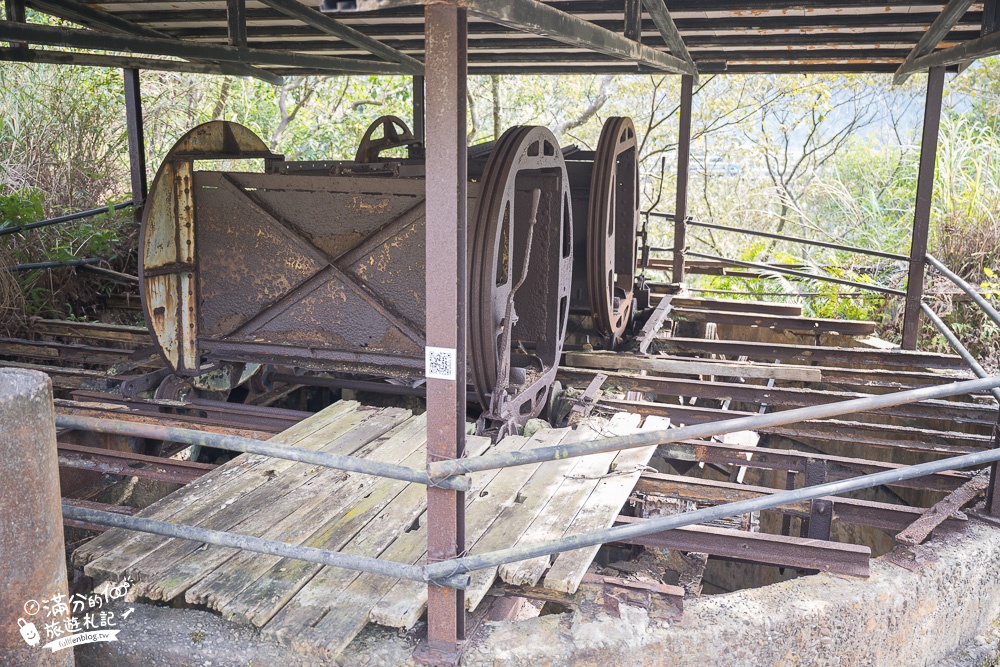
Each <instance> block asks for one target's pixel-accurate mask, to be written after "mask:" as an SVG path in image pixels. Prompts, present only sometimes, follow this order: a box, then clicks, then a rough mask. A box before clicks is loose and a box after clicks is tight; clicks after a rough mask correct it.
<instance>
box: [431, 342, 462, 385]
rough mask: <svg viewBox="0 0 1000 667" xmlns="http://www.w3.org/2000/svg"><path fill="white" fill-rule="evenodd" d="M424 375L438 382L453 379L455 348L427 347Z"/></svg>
mask: <svg viewBox="0 0 1000 667" xmlns="http://www.w3.org/2000/svg"><path fill="white" fill-rule="evenodd" d="M425 363H426V366H427V368H426V371H425V372H424V375H426V376H427V377H429V378H436V379H438V380H454V379H455V348H452V347H428V348H427V353H426V358H425Z"/></svg>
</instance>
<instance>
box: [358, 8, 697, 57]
mask: <svg viewBox="0 0 1000 667" xmlns="http://www.w3.org/2000/svg"><path fill="white" fill-rule="evenodd" d="M433 2H434V0H358V11H371V10H377V9H388V8H392V7H406V6H410V5H422V4H432V3H433ZM456 4H458V5H460V6H463V7H466V8H467V9H468V10H469V13H470V14H474V15H475V16H478V17H480V18H482V19H485V20H487V21H490V22H493V23H497V24H500V25H503V26H506V27H508V28H512V29H514V30H518V31H520V32H525V33H529V34H532V35H540V36H543V37H548V38H549V39H552V40H555V41H557V42H561V43H563V44H568V45H569V46H576V47H580V48H585V49H587V50H590V51H597V52H599V53H604V54H607V55H609V56H614V57H615V58H618V59H619V60H627V61H633V62H636V63H638V64H639V65H644V66H646V67H649V68H652V69H655V70H660V71H665V72H673V73H676V74H690V75H692V76H695V75H697V73H698V70H697V68H696V67H695V66H694V63H693V62H685V61H684V60H682V59H680V58H677V57H676V56H672V55H669V54H666V53H663V52H662V51H660V50H658V49H654V48H653V47H651V46H646V45H644V44H642V43H640V42H634V41H632V40H631V39H628V38H627V37H625V35H623V34H619V33H616V32H612V31H610V30H607V29H605V28H602V27H600V26H598V25H595V24H594V23H591V22H590V21H585V20H584V19H581V18H579V17H577V16H574V15H573V14H569V13H567V12H564V11H561V10H559V9H556V8H554V7H550V6H549V5H545V4H542V3H541V2H539V1H538V0H458V2H457V3H456Z"/></svg>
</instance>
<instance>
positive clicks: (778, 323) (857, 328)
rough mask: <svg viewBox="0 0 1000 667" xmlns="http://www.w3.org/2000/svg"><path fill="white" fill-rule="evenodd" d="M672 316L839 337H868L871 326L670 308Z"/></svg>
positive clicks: (856, 322) (782, 316)
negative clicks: (838, 334) (838, 335)
mask: <svg viewBox="0 0 1000 667" xmlns="http://www.w3.org/2000/svg"><path fill="white" fill-rule="evenodd" d="M672 316H673V317H675V318H676V319H679V320H684V321H687V322H715V323H716V324H734V325H737V326H744V327H761V328H767V329H775V330H777V331H806V332H810V333H840V334H844V335H847V336H870V335H871V334H873V333H875V323H874V322H868V321H861V320H831V319H823V318H820V317H790V316H788V315H758V314H756V313H753V312H745V313H741V312H731V311H712V310H697V309H694V308H674V309H673V313H672Z"/></svg>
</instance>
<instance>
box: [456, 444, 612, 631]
mask: <svg viewBox="0 0 1000 667" xmlns="http://www.w3.org/2000/svg"><path fill="white" fill-rule="evenodd" d="M560 430H563V429H560ZM592 435H593V433H592V432H591V431H590V429H577V430H576V431H569V430H566V432H565V433H564V435H563V437H562V438H561V439H560V442H562V443H565V444H572V443H575V442H580V441H582V440H584V439H587V438H590V437H592ZM556 444H558V443H556ZM575 465H576V462H575V461H574V460H573V459H560V460H556V461H546V462H545V463H543V464H542V465H541V466H540V467H539V469H538V470H537V471H536V472H535V473H534V474H533V475H532V476H531V478H530V479H529V480H528V481H527V482H526V483H525V485H524V487H522V489H521V497H520V502H517V503H515V504H513V505H511V506H510V507H507V508H505V509H504V510H503V511H502V512H501V513H500V514H499V516H497V518H496V520H495V521H494V522H493V523H492V524H491V525H490V527H489V528H488V529H487V530H486V532H485V533H484V534H483V536H482V537H481V538H479V540H477V541H476V543H475V544H473V545H472V546H471V547H470V548H469V553H471V554H481V553H488V552H490V551H496V550H498V549H505V548H508V547H511V546H513V545H514V544H516V543H517V541H518V539H520V537H521V535H522V534H523V533H524V531H525V530H526V529H527V527H528V526H530V525H531V523H532V522H533V521H534V520H535V519H536V518H538V515H539V514H540V513H541V512H542V510H543V509H544V508H545V505H546V504H548V502H549V500H551V498H552V496H553V495H554V494H555V493H556V491H557V490H558V489H559V483H560V481H561V480H562V478H563V477H564V476H565V475H566V474H568V473H569V472H570V471H572V469H573V466H575ZM498 570H499V568H498V567H491V568H485V569H482V570H476V571H475V572H471V573H470V576H471V580H470V583H469V586H468V588H466V589H465V603H466V608H467V609H468V610H469V611H472V610H474V609H475V608H476V607H478V606H479V603H480V602H482V600H483V598H484V597H485V596H486V594H487V593H488V592H489V590H490V587H491V586H492V585H493V582H494V581H495V580H496V577H497V572H498Z"/></svg>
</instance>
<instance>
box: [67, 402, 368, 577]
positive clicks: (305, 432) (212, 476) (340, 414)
mask: <svg viewBox="0 0 1000 667" xmlns="http://www.w3.org/2000/svg"><path fill="white" fill-rule="evenodd" d="M358 405H359V404H358V403H357V401H339V402H337V403H335V404H333V405H331V406H329V407H328V408H326V409H325V410H323V411H322V412H318V413H316V414H315V415H313V416H312V417H310V418H308V419H305V420H303V421H301V422H299V423H298V424H296V425H295V426H293V427H292V428H290V429H288V430H286V431H284V432H282V433H280V434H278V435H276V436H275V437H274V438H272V439H271V440H270V442H276V443H281V444H287V445H296V446H299V445H298V443H299V442H300V441H301V440H302V439H304V438H306V437H307V436H309V435H311V434H312V433H314V432H315V431H317V430H319V429H321V428H322V427H323V425H324V424H326V423H333V422H336V421H338V420H341V419H344V418H346V417H347V416H348V415H350V414H351V413H352V412H354V411H355V410H356V409H357V408H358ZM266 460H267V458H266V457H262V456H260V457H250V456H247V457H244V456H238V457H236V458H235V459H232V460H231V461H227V462H226V463H224V464H223V465H221V466H219V467H218V468H216V469H215V470H213V471H212V472H211V473H209V474H207V475H205V476H203V477H201V478H200V479H198V480H196V481H194V482H192V483H191V484H188V485H187V486H186V487H184V488H183V489H179V490H178V491H175V492H174V493H172V494H170V495H169V496H167V497H165V498H161V499H160V500H158V501H157V502H155V503H153V504H152V505H150V506H149V507H147V508H146V509H144V510H142V512H140V513H139V516H142V517H146V518H152V519H160V520H166V519H169V518H170V517H171V516H173V515H174V514H176V513H177V512H178V511H179V510H180V508H181V507H182V506H183V505H185V504H188V503H192V502H197V500H198V497H199V494H202V493H204V492H206V491H207V490H208V489H209V488H212V487H215V486H223V484H225V483H228V482H230V481H233V480H235V479H237V478H238V477H239V474H238V473H239V471H241V470H244V469H248V468H250V467H251V466H256V465H261V464H262V463H264V462H265V461H266ZM136 537H137V534H136V533H133V532H130V531H126V530H109V531H108V532H106V533H104V534H103V535H100V536H99V537H97V538H95V539H93V540H90V541H89V542H87V543H86V544H84V545H82V546H81V547H80V548H79V549H77V550H76V551H75V552H74V553H73V562H74V564H75V565H77V566H78V567H82V566H84V565H86V564H87V563H89V562H90V561H91V560H93V559H95V558H97V557H98V556H99V555H101V554H105V553H110V552H112V551H114V550H115V549H117V548H118V547H119V546H121V545H122V544H124V543H125V542H127V541H129V540H131V539H133V538H136Z"/></svg>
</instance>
